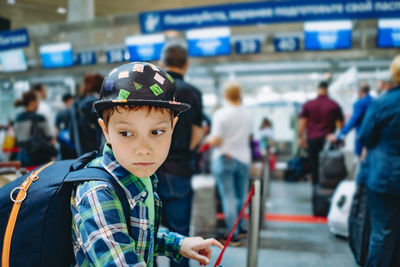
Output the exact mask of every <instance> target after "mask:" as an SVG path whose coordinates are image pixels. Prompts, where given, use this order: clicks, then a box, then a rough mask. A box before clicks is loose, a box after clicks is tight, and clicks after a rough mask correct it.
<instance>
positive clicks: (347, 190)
mask: <svg viewBox="0 0 400 267" xmlns="http://www.w3.org/2000/svg"><path fill="white" fill-rule="evenodd" d="M355 190H356V183H355V181H354V180H351V181H350V180H347V181H342V182H340V184H339V185H338V187H337V188H336V190H335V193H334V194H333V197H332V201H331V206H330V208H329V213H328V227H329V230H330V231H331V232H332V233H333V234H335V235H338V236H342V237H348V236H349V215H350V208H351V203H352V201H353V196H354V193H355Z"/></svg>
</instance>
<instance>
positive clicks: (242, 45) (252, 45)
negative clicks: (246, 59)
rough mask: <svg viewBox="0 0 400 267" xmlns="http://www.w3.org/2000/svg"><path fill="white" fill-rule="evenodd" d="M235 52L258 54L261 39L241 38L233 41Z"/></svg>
mask: <svg viewBox="0 0 400 267" xmlns="http://www.w3.org/2000/svg"><path fill="white" fill-rule="evenodd" d="M235 51H236V53H237V54H241V55H242V54H258V53H260V51H261V41H260V40H258V39H250V38H249V39H241V40H237V41H236V42H235Z"/></svg>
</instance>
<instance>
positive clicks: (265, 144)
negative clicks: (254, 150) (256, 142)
mask: <svg viewBox="0 0 400 267" xmlns="http://www.w3.org/2000/svg"><path fill="white" fill-rule="evenodd" d="M259 138H260V148H261V151H262V153H263V155H264V156H265V155H267V154H268V153H275V145H274V129H273V128H272V122H271V121H270V120H269V119H268V118H264V119H263V120H262V123H261V126H260V131H259Z"/></svg>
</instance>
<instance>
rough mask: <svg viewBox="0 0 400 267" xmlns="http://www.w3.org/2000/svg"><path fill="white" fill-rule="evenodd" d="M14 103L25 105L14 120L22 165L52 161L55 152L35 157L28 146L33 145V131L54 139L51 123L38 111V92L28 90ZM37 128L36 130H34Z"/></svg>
mask: <svg viewBox="0 0 400 267" xmlns="http://www.w3.org/2000/svg"><path fill="white" fill-rule="evenodd" d="M14 105H15V106H16V107H19V106H23V107H24V111H22V112H20V113H18V114H17V116H16V118H15V121H14V130H15V137H16V141H17V147H19V148H20V151H19V153H18V155H17V159H18V160H19V161H21V165H22V166H31V165H39V164H42V163H45V162H48V161H50V160H51V158H52V156H55V155H54V154H48V155H39V156H40V158H39V157H35V158H34V157H32V155H30V153H29V151H28V150H29V148H28V146H30V145H31V144H30V142H31V141H32V138H31V137H32V136H33V135H34V133H33V132H37V134H38V135H39V134H40V135H42V136H43V137H44V138H46V139H47V140H48V141H50V140H51V139H52V135H51V133H50V129H49V123H48V122H47V120H46V118H45V117H44V116H43V115H41V114H38V113H37V110H38V107H39V96H38V94H37V93H36V92H35V91H33V90H30V91H27V92H25V93H24V94H23V95H22V98H21V99H17V100H16V101H15V103H14ZM35 128H36V131H34V129H35ZM54 151H55V149H54ZM55 152H56V151H55Z"/></svg>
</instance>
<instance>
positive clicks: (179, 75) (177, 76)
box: [167, 71, 183, 80]
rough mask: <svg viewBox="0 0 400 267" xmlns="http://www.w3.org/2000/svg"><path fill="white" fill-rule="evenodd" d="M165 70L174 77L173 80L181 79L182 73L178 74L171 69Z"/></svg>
mask: <svg viewBox="0 0 400 267" xmlns="http://www.w3.org/2000/svg"><path fill="white" fill-rule="evenodd" d="M167 72H168V74H169V75H171V76H172V78H174V79H175V80H176V79H178V80H183V75H182V74H179V73H177V72H173V71H167Z"/></svg>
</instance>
